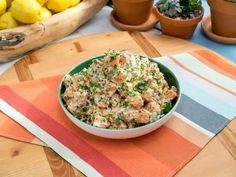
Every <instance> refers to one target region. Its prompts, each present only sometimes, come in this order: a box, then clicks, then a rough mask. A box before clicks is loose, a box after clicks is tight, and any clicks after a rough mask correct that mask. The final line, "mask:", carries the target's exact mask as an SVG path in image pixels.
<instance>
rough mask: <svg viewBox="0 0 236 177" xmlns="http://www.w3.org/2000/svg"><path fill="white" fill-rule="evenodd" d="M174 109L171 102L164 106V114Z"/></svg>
mask: <svg viewBox="0 0 236 177" xmlns="http://www.w3.org/2000/svg"><path fill="white" fill-rule="evenodd" d="M171 108H172V103H171V102H167V103H166V104H165V106H164V109H163V110H162V113H163V114H167V113H168V112H169V111H170V110H171Z"/></svg>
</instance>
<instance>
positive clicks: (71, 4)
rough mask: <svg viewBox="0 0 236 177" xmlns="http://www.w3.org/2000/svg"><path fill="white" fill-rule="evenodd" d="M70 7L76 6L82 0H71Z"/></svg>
mask: <svg viewBox="0 0 236 177" xmlns="http://www.w3.org/2000/svg"><path fill="white" fill-rule="evenodd" d="M70 2H71V3H70V7H74V6H76V5H77V4H79V3H80V0H70Z"/></svg>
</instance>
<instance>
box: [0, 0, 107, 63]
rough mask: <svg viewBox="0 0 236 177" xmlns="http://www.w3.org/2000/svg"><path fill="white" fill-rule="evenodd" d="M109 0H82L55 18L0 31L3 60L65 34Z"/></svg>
mask: <svg viewBox="0 0 236 177" xmlns="http://www.w3.org/2000/svg"><path fill="white" fill-rule="evenodd" d="M107 1H108V0H96V1H95V0H83V1H82V2H81V3H79V4H78V5H77V6H75V7H72V8H69V9H67V10H65V11H63V12H61V13H58V14H55V15H53V16H52V17H50V18H48V19H46V20H43V21H39V22H37V23H34V24H31V25H24V26H20V27H17V28H12V29H7V30H0V62H7V61H10V60H13V59H14V57H17V56H20V55H22V54H24V53H26V52H28V51H30V50H33V49H36V48H39V47H41V46H43V45H45V44H47V43H49V42H51V41H53V40H55V39H58V38H60V37H63V36H66V35H68V34H70V33H72V32H73V31H75V30H76V29H77V28H78V27H79V26H81V25H82V24H84V23H85V22H86V21H88V20H89V19H90V18H91V17H93V16H94V15H95V14H96V13H97V12H98V11H99V10H100V9H101V8H102V7H103V6H104V5H105V4H106V3H107Z"/></svg>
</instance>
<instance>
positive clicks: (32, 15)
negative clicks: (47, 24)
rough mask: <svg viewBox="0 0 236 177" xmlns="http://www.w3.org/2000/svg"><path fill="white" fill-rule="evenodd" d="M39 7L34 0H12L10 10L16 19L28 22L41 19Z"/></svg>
mask: <svg viewBox="0 0 236 177" xmlns="http://www.w3.org/2000/svg"><path fill="white" fill-rule="evenodd" d="M41 8H42V7H41V6H40V4H39V3H38V2H37V1H36V0H14V1H13V2H12V4H11V8H10V11H11V13H12V16H13V17H14V18H15V19H16V20H18V21H20V22H22V23H26V24H28V23H35V22H37V21H39V20H41V16H40V12H41Z"/></svg>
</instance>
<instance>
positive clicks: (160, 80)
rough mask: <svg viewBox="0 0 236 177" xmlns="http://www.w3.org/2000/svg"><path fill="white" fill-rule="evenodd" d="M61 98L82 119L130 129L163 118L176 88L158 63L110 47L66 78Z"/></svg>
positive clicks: (90, 122) (98, 124)
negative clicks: (169, 81)
mask: <svg viewBox="0 0 236 177" xmlns="http://www.w3.org/2000/svg"><path fill="white" fill-rule="evenodd" d="M63 84H64V86H65V91H64V93H63V94H62V98H63V100H64V102H65V105H66V107H67V109H68V110H69V111H70V112H71V114H73V115H74V116H75V117H76V118H78V119H79V120H81V121H83V122H85V123H87V124H89V125H92V126H95V127H100V128H107V129H129V128H135V127H139V126H143V125H146V124H149V123H152V122H155V121H157V120H159V119H161V118H162V117H163V116H164V115H165V114H166V113H168V112H169V111H170V109H171V108H172V101H173V100H174V99H175V98H176V97H177V96H178V95H177V88H176V87H174V86H169V84H168V83H167V81H166V80H165V78H164V75H163V73H162V72H161V71H160V70H159V67H158V64H157V63H156V62H152V61H150V60H149V59H148V58H147V57H144V56H140V55H136V54H132V53H131V52H128V51H117V50H109V51H107V52H105V55H104V57H103V58H102V59H101V60H98V59H95V60H93V62H92V64H91V65H90V66H89V67H88V68H84V69H83V70H81V71H80V72H78V73H76V74H73V75H69V74H68V75H66V76H65V77H64V80H63Z"/></svg>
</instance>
